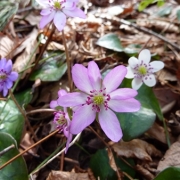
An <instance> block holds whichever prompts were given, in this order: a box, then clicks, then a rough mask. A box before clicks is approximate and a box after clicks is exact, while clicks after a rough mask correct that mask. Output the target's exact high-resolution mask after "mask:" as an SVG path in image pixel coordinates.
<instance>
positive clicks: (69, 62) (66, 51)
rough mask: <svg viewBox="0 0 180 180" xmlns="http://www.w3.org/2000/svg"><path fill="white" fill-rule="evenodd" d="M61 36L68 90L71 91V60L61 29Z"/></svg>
mask: <svg viewBox="0 0 180 180" xmlns="http://www.w3.org/2000/svg"><path fill="white" fill-rule="evenodd" d="M62 38H63V44H64V47H65V53H66V63H67V72H68V81H69V89H70V92H72V77H71V61H70V58H69V53H68V48H67V45H66V38H65V35H64V31H62Z"/></svg>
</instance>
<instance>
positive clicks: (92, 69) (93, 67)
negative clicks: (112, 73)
mask: <svg viewBox="0 0 180 180" xmlns="http://www.w3.org/2000/svg"><path fill="white" fill-rule="evenodd" d="M88 76H89V80H90V82H91V85H92V87H93V89H96V90H100V88H101V80H102V77H101V74H100V71H99V67H98V66H97V64H96V63H95V62H94V61H91V62H89V63H88Z"/></svg>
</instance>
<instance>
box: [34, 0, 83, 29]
mask: <svg viewBox="0 0 180 180" xmlns="http://www.w3.org/2000/svg"><path fill="white" fill-rule="evenodd" d="M36 1H37V2H38V3H39V4H40V5H42V6H43V7H44V8H45V9H43V10H42V11H41V15H42V18H41V21H40V28H41V29H42V28H44V27H45V26H46V25H47V24H48V23H49V22H51V21H52V20H53V22H54V24H55V26H56V28H57V29H58V30H59V31H62V30H63V28H64V26H65V24H66V16H67V17H79V18H83V19H84V18H86V15H85V14H84V12H83V11H82V10H81V9H79V8H77V3H78V2H79V0H36Z"/></svg>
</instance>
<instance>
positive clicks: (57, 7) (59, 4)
mask: <svg viewBox="0 0 180 180" xmlns="http://www.w3.org/2000/svg"><path fill="white" fill-rule="evenodd" d="M54 7H55V8H56V9H61V3H60V2H58V1H55V2H54Z"/></svg>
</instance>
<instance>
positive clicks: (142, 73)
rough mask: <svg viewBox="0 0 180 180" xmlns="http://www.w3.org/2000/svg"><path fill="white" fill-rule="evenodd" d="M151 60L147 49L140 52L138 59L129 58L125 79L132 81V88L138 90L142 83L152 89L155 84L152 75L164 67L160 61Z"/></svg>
mask: <svg viewBox="0 0 180 180" xmlns="http://www.w3.org/2000/svg"><path fill="white" fill-rule="evenodd" d="M150 60H151V54H150V51H149V50H148V49H144V50H142V51H141V52H140V54H139V57H138V59H137V58H135V57H131V58H129V61H128V63H129V66H128V67H127V70H128V72H127V74H126V78H128V79H132V78H134V79H133V80H132V88H133V89H136V90H138V89H139V88H140V87H141V85H142V84H143V82H144V83H145V84H146V85H147V86H149V87H153V86H154V85H155V84H156V78H155V76H154V73H155V72H157V71H159V70H161V69H162V68H163V67H164V63H163V62H161V61H153V62H150Z"/></svg>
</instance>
